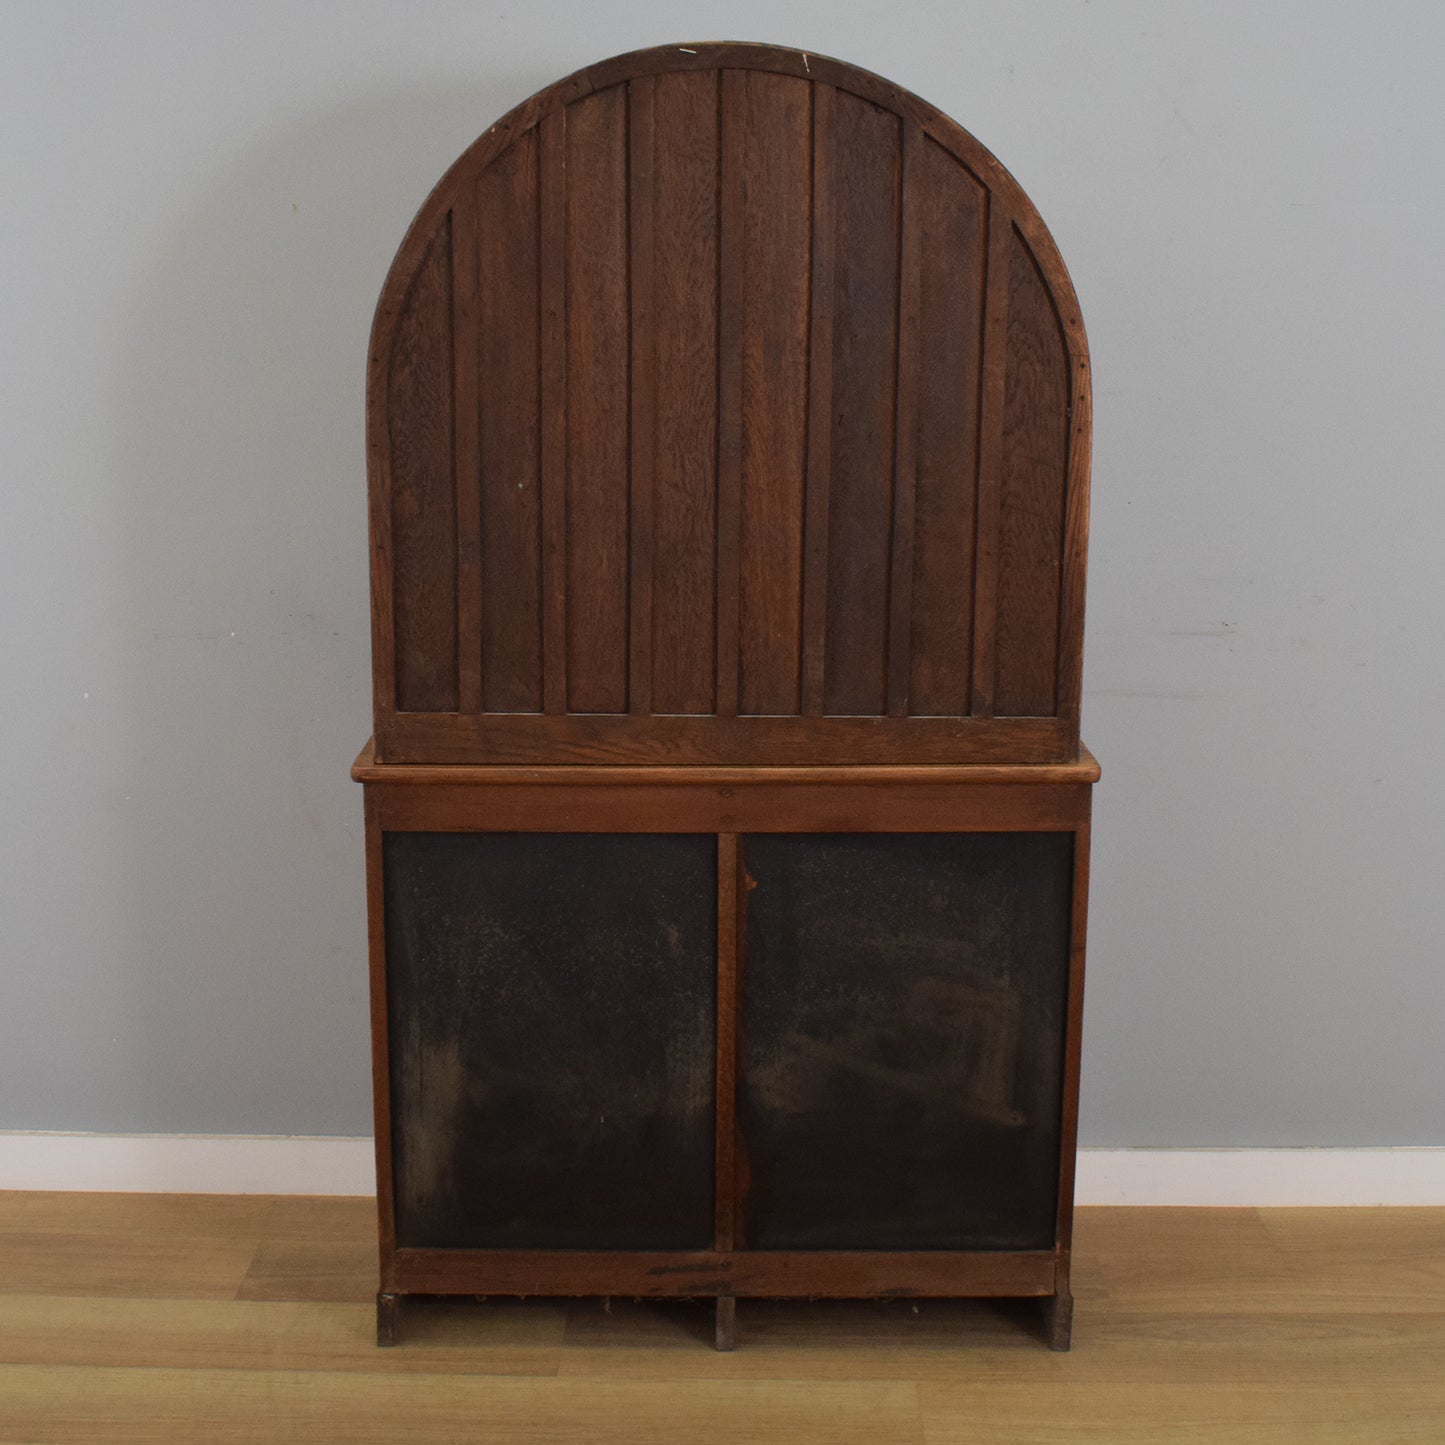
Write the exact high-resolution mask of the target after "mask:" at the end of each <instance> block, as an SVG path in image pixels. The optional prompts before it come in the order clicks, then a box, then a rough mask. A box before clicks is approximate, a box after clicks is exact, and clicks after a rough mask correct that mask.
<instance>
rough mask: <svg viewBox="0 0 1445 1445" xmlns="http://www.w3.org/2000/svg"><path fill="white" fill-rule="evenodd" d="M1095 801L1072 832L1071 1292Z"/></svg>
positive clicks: (1064, 1220) (1065, 1263)
mask: <svg viewBox="0 0 1445 1445" xmlns="http://www.w3.org/2000/svg"><path fill="white" fill-rule="evenodd" d="M1092 809H1093V797H1092V795H1090V798H1089V800H1088V801H1087V802H1086V803H1085V804H1084V805H1083V814H1084V816H1083V818H1082V819H1081V820H1080V823H1079V826H1078V827H1077V829H1076V830H1075V832H1074V859H1073V870H1074V877H1073V911H1072V915H1071V917H1070V920H1069V995H1068V1016H1067V1021H1066V1026H1065V1032H1064V1088H1063V1097H1062V1099H1061V1101H1060V1116H1061V1121H1062V1128H1061V1129H1060V1133H1059V1222H1058V1248H1059V1287H1060V1288H1061V1289H1062V1290H1065V1291H1067V1290H1068V1289H1069V1288H1070V1283H1069V1277H1070V1265H1071V1259H1072V1254H1071V1251H1072V1248H1073V1221H1074V1174H1075V1169H1076V1165H1077V1160H1078V1148H1079V1073H1080V1068H1081V1063H1082V1058H1083V1031H1084V951H1085V942H1086V938H1087V933H1088V921H1089V827H1090V814H1091V812H1092Z"/></svg>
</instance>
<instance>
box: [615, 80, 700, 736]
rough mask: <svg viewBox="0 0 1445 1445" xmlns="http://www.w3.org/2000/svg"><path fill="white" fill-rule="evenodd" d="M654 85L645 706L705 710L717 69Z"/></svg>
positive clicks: (662, 709)
mask: <svg viewBox="0 0 1445 1445" xmlns="http://www.w3.org/2000/svg"><path fill="white" fill-rule="evenodd" d="M654 85H655V91H654V96H653V111H654V119H653V133H654V135H655V137H656V141H655V144H654V147H653V157H654V159H653V167H654V191H653V196H654V218H653V226H652V254H653V264H654V271H655V281H654V283H653V288H652V289H653V298H652V299H653V323H654V348H655V361H654V368H655V369H654V376H655V379H656V397H657V399H656V403H655V407H656V410H655V417H654V424H655V427H656V445H655V448H654V457H655V460H654V464H653V478H652V486H653V502H652V537H653V551H652V578H653V580H652V707H653V711H654V712H660V713H711V712H712V710H713V706H714V692H715V686H716V683H715V679H716V676H717V665H716V650H717V556H718V549H717V512H718V499H717V466H718V292H717V281H718V199H719V198H718V119H719V117H718V86H719V79H718V72H717V71H700V72H692V73H686V74H670V75H660V76H658V77H656V80H655V82H654ZM636 264H637V262H636V261H634V265H636Z"/></svg>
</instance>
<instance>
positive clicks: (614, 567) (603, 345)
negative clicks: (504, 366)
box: [566, 86, 631, 713]
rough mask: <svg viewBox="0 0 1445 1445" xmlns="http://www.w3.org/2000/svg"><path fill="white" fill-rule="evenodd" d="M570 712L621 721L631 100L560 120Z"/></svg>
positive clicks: (586, 104)
mask: <svg viewBox="0 0 1445 1445" xmlns="http://www.w3.org/2000/svg"><path fill="white" fill-rule="evenodd" d="M566 234H567V707H568V710H569V711H571V712H586V713H623V712H626V710H627V681H628V669H627V652H628V624H627V604H628V558H627V549H628V495H627V494H628V435H627V434H628V417H629V413H630V409H631V408H630V403H629V400H628V354H627V353H628V277H627V273H628V265H627V254H628V245H627V242H628V234H627V92H626V90H625V88H623V87H621V86H617V87H614V88H613V89H611V90H606V91H602V92H599V93H597V94H594V95H590V96H588V97H587V98H586V99H585V100H580V101H578V102H577V104H576V105H574V106H572V107H571V109H570V111H569V113H568V117H567V227H566Z"/></svg>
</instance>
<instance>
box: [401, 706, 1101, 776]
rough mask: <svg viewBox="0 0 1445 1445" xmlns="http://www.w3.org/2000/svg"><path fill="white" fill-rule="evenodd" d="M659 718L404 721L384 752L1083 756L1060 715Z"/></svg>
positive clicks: (474, 757)
mask: <svg viewBox="0 0 1445 1445" xmlns="http://www.w3.org/2000/svg"><path fill="white" fill-rule="evenodd" d="M817 721H818V723H819V725H817V726H813V727H806V726H800V725H799V719H797V718H789V717H768V718H730V717H653V718H650V719H649V720H648V724H647V727H646V728H645V729H644V728H639V727H638V726H637V725H636V723H635V722H631V721H629V722H628V723H626V724H625V725H624V724H620V723H619V721H618V719H616V718H614V717H609V716H606V715H596V714H592V715H574V716H571V717H565V718H550V717H549V718H535V717H525V716H524V717H518V716H516V715H515V714H507V713H495V714H490V715H484V716H482V717H450V716H437V717H421V716H414V715H412V716H401V717H397V718H394V719H392V720H391V721H390V722H387V723H384V724H383V725H382V727H381V728H380V729H379V730H378V733H377V746H378V747H379V748H380V749H381V751H382V754H383V755H384V756H385V757H386V758H387V760H388V761H390V762H399V763H408V762H410V763H421V762H428V763H475V762H477V761H478V760H479V759H480V760H484V761H486V762H490V763H508V764H536V763H581V762H596V763H608V762H610V763H628V762H631V763H674V764H681V763H708V764H717V763H770V764H773V765H775V766H785V767H786V766H789V765H792V764H800V763H816V764H819V765H832V766H835V767H836V766H845V765H850V764H858V763H886V762H908V763H920V764H921V763H964V762H974V763H1000V762H1016V763H1058V762H1066V761H1068V760H1069V759H1071V758H1072V757H1074V756H1075V755H1076V753H1077V750H1078V749H1077V743H1076V742H1075V740H1074V738H1073V736H1072V734H1071V732H1070V730H1069V729H1068V728H1067V727H1066V726H1064V725H1063V724H1061V723H1059V722H1058V721H1056V720H1055V719H1053V718H1015V719H1010V720H1009V721H1008V723H1007V725H1001V724H994V723H992V722H990V721H986V720H984V719H979V718H883V719H875V718H848V717H841V718H827V719H821V720H817Z"/></svg>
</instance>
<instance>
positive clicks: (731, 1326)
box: [713, 1294, 738, 1350]
mask: <svg viewBox="0 0 1445 1445" xmlns="http://www.w3.org/2000/svg"><path fill="white" fill-rule="evenodd" d="M737 1318H738V1302H737V1300H736V1299H734V1298H733V1296H732V1295H722V1294H720V1295H719V1296H718V1297H717V1333H716V1335H715V1337H714V1340H713V1345H714V1347H715V1348H716V1349H719V1350H730V1349H732V1347H733V1342H734V1334H735V1329H736V1325H737Z"/></svg>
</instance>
